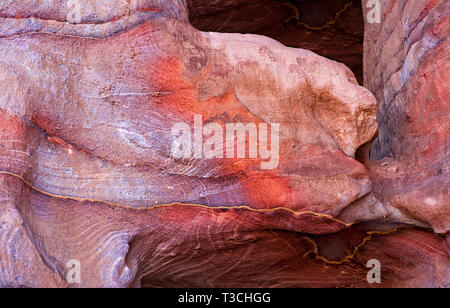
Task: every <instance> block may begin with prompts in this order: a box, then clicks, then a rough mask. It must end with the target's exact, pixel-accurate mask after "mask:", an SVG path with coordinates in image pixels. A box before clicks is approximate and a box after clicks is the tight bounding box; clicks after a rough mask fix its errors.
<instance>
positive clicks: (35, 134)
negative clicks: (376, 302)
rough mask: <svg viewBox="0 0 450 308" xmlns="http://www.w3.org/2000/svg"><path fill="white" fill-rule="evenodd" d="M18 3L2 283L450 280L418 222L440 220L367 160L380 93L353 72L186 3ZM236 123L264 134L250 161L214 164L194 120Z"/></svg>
mask: <svg viewBox="0 0 450 308" xmlns="http://www.w3.org/2000/svg"><path fill="white" fill-rule="evenodd" d="M6 2H7V4H5V5H2V6H0V37H1V38H0V68H1V70H0V85H1V86H2V89H3V90H2V91H1V93H0V118H1V119H0V202H1V206H0V222H1V223H0V228H1V229H2V232H1V238H0V240H1V241H0V266H1V272H0V285H1V286H12V287H251V286H266V287H319V286H325V287H354V286H360V287H368V286H370V285H369V284H368V282H367V279H366V278H367V276H366V275H367V270H366V269H365V267H364V266H361V264H363V265H365V263H367V261H368V260H371V259H379V260H380V261H381V262H382V264H383V269H384V270H383V271H384V273H385V276H384V280H383V284H381V285H380V286H385V287H386V286H387V287H398V286H406V287H414V286H427V287H445V286H449V284H450V272H449V268H450V262H449V251H448V243H447V242H448V240H446V239H444V238H443V237H438V236H435V235H433V234H432V233H430V232H428V231H424V230H420V229H416V228H415V227H414V226H416V227H417V226H420V227H429V226H430V225H432V226H433V227H435V230H437V231H438V232H441V233H445V232H442V230H443V229H442V228H441V229H439V227H442V226H444V228H445V219H446V218H445V217H444V218H442V221H444V224H443V225H440V224H435V223H431V222H430V221H431V220H430V221H428V220H425V219H421V216H418V215H411V213H410V212H405V211H402V210H401V207H399V206H398V204H396V203H392V202H386V199H383V196H379V195H378V194H379V193H380V191H382V189H378V188H377V189H375V190H374V189H373V186H374V185H373V183H372V181H374V183H375V187H380V186H383V185H387V184H386V183H387V180H385V179H384V178H382V176H381V175H382V174H383V173H382V172H381V171H377V170H378V169H377V168H384V167H385V165H384V164H381V165H380V166H378V165H376V163H373V164H374V165H375V166H373V168H374V169H373V170H368V169H367V167H365V166H364V165H363V164H361V163H360V162H358V161H357V160H356V159H355V155H356V152H357V151H358V150H359V149H360V147H361V146H362V145H364V144H367V143H368V142H370V141H371V140H372V139H373V138H374V136H375V134H376V131H377V129H378V123H377V119H376V106H377V102H376V99H375V97H374V96H373V94H372V93H370V92H369V91H368V90H367V89H365V88H363V87H361V86H359V85H358V83H357V81H356V78H355V76H354V74H353V73H352V72H351V70H350V69H348V68H347V67H346V66H344V65H343V64H340V63H338V62H334V61H332V60H329V59H326V58H324V57H321V56H318V55H316V54H314V53H313V52H311V51H306V50H301V49H293V48H287V47H285V46H283V45H281V44H280V43H278V42H276V41H274V40H272V39H269V38H266V37H262V36H258V35H242V34H219V33H204V32H200V31H199V30H197V29H195V28H194V27H192V26H191V25H190V24H189V21H188V17H187V16H188V11H187V6H186V3H185V2H184V1H181V0H180V1H177V0H171V1H156V0H148V1H124V3H123V4H122V3H121V4H115V5H112V2H110V1H104V2H103V1H83V2H81V1H67V3H61V2H58V3H53V2H54V1H50V0H40V1H23V2H21V3H18V2H14V1H6ZM374 76H375V75H374ZM238 123H243V124H245V125H247V124H249V125H254V127H255V129H257V128H259V130H256V132H257V134H256V135H255V136H256V137H255V136H253V134H252V130H251V127H252V126H250V128H249V133H248V136H247V137H248V138H246V139H241V142H239V141H238V143H237V147H236V149H235V150H237V151H238V150H239V148H240V146H243V148H244V149H247V150H246V151H244V152H245V153H243V154H244V155H242V157H239V156H237V155H233V157H228V158H224V157H225V156H228V151H226V150H228V144H227V140H226V138H217V139H214V141H215V142H214V150H216V152H214V153H215V154H216V155H215V156H214V157H207V156H205V153H206V150H205V149H208V148H207V147H206V146H205V144H204V143H205V141H206V142H207V140H212V139H208V137H211V135H212V134H213V131H212V130H211V131H209V132H207V131H205V134H202V131H201V130H200V134H198V131H199V128H198V126H200V129H202V128H207V127H209V128H211V127H213V128H215V129H214V132H215V136H219V137H224V136H221V135H220V134H219V132H220V131H221V130H222V131H226V129H227V127H228V125H230V124H235V125H236V124H238ZM179 124H184V125H185V126H187V127H188V128H189V130H190V131H191V128H192V135H191V136H190V138H189V140H190V141H191V143H192V148H191V150H192V151H190V152H189V153H187V154H189V155H188V156H185V157H181V158H177V157H175V156H174V153H173V149H174V145H177V147H176V148H178V149H179V148H180V147H179V144H176V143H174V140H177V135H179V133H180V131H179V130H178V129H177V130H176V133H177V134H173V133H174V127H180V126H179ZM210 124H212V125H213V126H211V125H210ZM177 125H178V126H177ZM262 128H266V132H265V133H266V134H267V135H268V136H270V137H269V138H268V140H266V144H265V145H264V144H263V142H262V139H261V135H264V130H262ZM277 133H278V134H277ZM252 136H253V137H255V138H254V139H252ZM178 137H179V136H178ZM233 137H234V134H233ZM236 138H238V136H237V137H236ZM238 140H239V139H238ZM252 140H253V142H252ZM255 140H256V141H255ZM255 142H256V143H257V147H256V149H257V150H258V151H257V152H256V155H254V157H251V156H252V154H251V153H252V146H253V143H255ZM268 145H270V148H271V151H270V154H272V155H269V156H265V155H263V151H262V150H261V149H265V148H267V150H268V149H269V147H268ZM186 147H188V146H187V144H183V149H185V148H186ZM232 148H234V146H233V147H232ZM199 149H200V151H199ZM218 149H219V150H218ZM220 149H222V150H223V151H222V153H221V154H220ZM275 149H278V151H274V150H275ZM199 152H200V153H199ZM247 152H248V153H247ZM184 154H186V153H184ZM225 154H227V155H225ZM234 154H236V153H234ZM222 156H223V157H222ZM269 160H270V162H271V163H272V164H269V165H268V162H269ZM369 165H370V164H369ZM444 177H445V175H444ZM371 178H372V180H371ZM389 179H392V177H389ZM444 179H445V178H444ZM394 180H395V179H394ZM392 181H393V180H392ZM380 183H381V184H380ZM402 183H403V182H402ZM395 187H397V186H395ZM395 187H392V189H394V188H395ZM386 196H388V197H389V195H386ZM388 197H386V198H388ZM418 211H420V213H425V211H422V209H419V210H418ZM425 214H426V213H425ZM425 214H423V215H425ZM447 219H448V217H447ZM374 221H376V222H374ZM380 221H381V222H380ZM434 221H437V220H433V222H434ZM405 223H407V224H409V225H410V226H409V227H405ZM73 261H76V262H78V263H79V265H80V270H81V272H80V281H77V282H75V283H74V282H73V281H71V280H70V279H69V280H67V279H66V278H67V277H66V275H67V274H68V273H70V271H69V269H70V266H69V267H68V264H69V265H70V264H73ZM330 277H333V279H332V280H330ZM376 286H378V285H376Z"/></svg>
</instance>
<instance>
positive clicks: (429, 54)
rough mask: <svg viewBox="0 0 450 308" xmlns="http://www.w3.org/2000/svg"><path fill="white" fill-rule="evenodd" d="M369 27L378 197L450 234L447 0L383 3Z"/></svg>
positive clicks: (367, 62)
mask: <svg viewBox="0 0 450 308" xmlns="http://www.w3.org/2000/svg"><path fill="white" fill-rule="evenodd" d="M381 2H382V8H383V14H382V16H383V19H382V23H381V24H379V25H377V24H373V25H370V24H368V25H367V26H366V42H365V84H366V86H367V87H368V89H370V90H371V91H372V92H373V93H374V94H375V95H376V97H377V100H378V102H379V106H378V116H379V120H380V131H379V136H378V138H377V140H376V141H375V143H374V146H373V148H372V153H371V154H372V155H371V156H372V159H373V160H379V161H378V162H373V164H374V166H373V168H371V171H372V178H373V181H374V182H375V189H374V190H375V192H376V194H377V196H378V197H379V198H380V199H382V200H383V202H384V203H385V204H391V205H393V206H395V207H397V208H398V209H400V210H401V211H402V212H404V213H408V215H409V216H411V217H414V218H415V219H417V220H419V221H422V222H424V223H426V224H428V225H430V226H432V227H433V228H434V230H435V231H436V232H438V233H446V232H448V230H450V202H449V200H450V198H449V197H450V194H449V187H450V180H449V174H450V173H449V172H450V169H449V157H450V156H449V145H450V139H449V131H450V127H449V121H450V108H449V102H450V90H449V89H450V88H449V86H448V85H449V83H448V80H449V79H450V67H449V65H450V64H449V63H450V61H449V55H450V52H449V51H450V44H449V41H448V37H449V29H450V26H449V20H448V14H446V12H448V11H449V8H450V3H449V2H448V1H427V0H423V1H422V0H420V1H406V2H401V1H388V0H386V1H381Z"/></svg>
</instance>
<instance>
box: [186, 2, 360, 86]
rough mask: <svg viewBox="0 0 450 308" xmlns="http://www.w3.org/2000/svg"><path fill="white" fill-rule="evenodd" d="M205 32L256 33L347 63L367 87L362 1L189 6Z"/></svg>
mask: <svg viewBox="0 0 450 308" xmlns="http://www.w3.org/2000/svg"><path fill="white" fill-rule="evenodd" d="M187 3H188V8H189V16H190V21H191V23H192V25H193V26H194V27H196V28H197V29H199V30H202V31H207V32H210V31H214V32H227V33H254V34H260V35H264V36H268V37H270V38H273V39H275V40H277V41H279V42H281V43H282V44H284V45H286V46H289V47H295V48H303V49H307V50H311V51H313V52H315V53H317V54H319V55H321V56H324V57H327V58H329V59H332V60H335V61H338V62H341V63H344V64H345V65H347V66H348V67H349V68H350V69H351V70H352V71H353V72H354V73H355V75H356V78H357V80H358V81H359V82H360V84H362V82H363V50H362V47H363V41H364V20H363V18H362V7H361V1H359V0H303V1H297V0H213V1H211V0H188V1H187Z"/></svg>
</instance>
